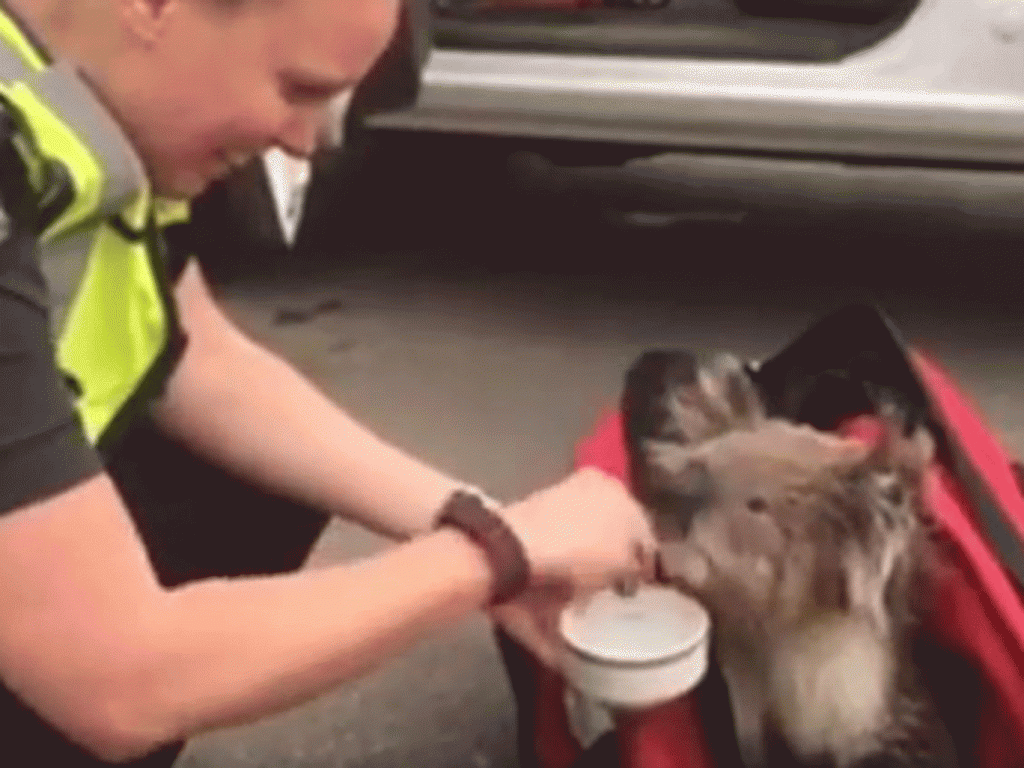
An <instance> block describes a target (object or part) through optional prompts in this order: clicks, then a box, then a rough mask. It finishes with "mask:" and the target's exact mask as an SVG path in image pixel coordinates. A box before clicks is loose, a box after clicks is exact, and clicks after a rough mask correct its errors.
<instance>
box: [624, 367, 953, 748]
mask: <svg viewBox="0 0 1024 768" xmlns="http://www.w3.org/2000/svg"><path fill="white" fill-rule="evenodd" d="M623 412H624V416H625V422H626V435H627V443H628V448H629V455H630V462H631V472H632V475H633V477H632V480H633V482H634V487H635V488H636V491H637V494H638V496H639V497H640V499H641V501H643V503H644V504H645V506H646V507H647V509H648V512H649V514H650V516H651V521H652V524H653V527H654V529H655V531H656V533H657V536H658V538H659V542H660V548H661V554H660V557H661V563H660V569H661V573H662V578H663V579H664V580H665V581H667V582H668V583H670V584H672V585H674V586H675V587H677V588H678V589H680V590H682V591H684V592H686V593H688V594H690V595H692V596H694V597H695V598H696V599H698V600H700V601H701V602H702V603H703V604H704V605H705V606H706V608H707V609H708V611H709V613H710V614H711V616H712V620H713V626H714V635H715V639H714V648H715V657H716V659H717V661H718V664H719V666H720V668H721V671H722V676H723V678H724V679H725V682H726V686H727V688H728V692H729V699H730V704H731V707H732V714H733V722H734V725H735V728H736V739H737V743H738V745H739V748H740V754H741V755H742V758H743V760H744V763H745V764H746V766H747V768H762V767H766V766H772V768H775V767H776V766H792V767H794V768H795V767H796V766H800V767H804V766H829V767H830V768H831V767H834V768H867V766H921V767H922V768H923V767H924V766H928V767H929V768H938V767H939V766H943V767H947V766H955V765H956V764H957V758H956V752H955V749H954V748H953V744H952V740H951V738H950V735H949V732H948V730H947V729H946V727H945V725H944V723H943V722H942V721H941V719H940V718H939V717H938V714H937V711H936V709H935V708H934V707H933V706H932V703H931V701H930V698H929V694H928V692H927V690H926V689H925V687H924V686H923V685H922V680H921V675H920V673H919V670H917V669H916V668H915V665H914V661H913V656H912V654H911V652H910V649H911V643H910V637H911V633H912V631H913V629H914V627H915V622H916V616H917V614H918V612H919V610H920V609H921V607H922V606H923V605H924V602H923V601H922V600H920V599H918V598H920V597H923V596H925V595H926V594H927V585H928V583H929V582H928V574H929V573H930V569H931V568H932V564H933V562H934V561H935V558H934V552H933V551H932V550H931V548H930V546H929V540H930V539H929V529H930V524H929V521H928V516H927V514H926V510H925V505H924V503H923V498H922V493H923V483H924V479H925V475H926V472H927V469H928V466H929V464H930V462H931V461H932V459H933V455H934V451H935V446H934V441H933V440H932V438H931V436H930V435H929V434H928V432H927V431H926V430H925V429H924V428H923V427H920V428H917V429H916V430H915V431H913V432H912V433H911V434H906V430H905V429H904V427H903V424H902V423H901V419H900V418H899V416H898V414H897V412H896V410H895V408H890V407H884V408H882V412H881V413H880V414H879V415H880V416H881V421H882V425H883V434H882V437H881V440H880V441H879V442H878V444H877V445H875V446H870V445H867V444H866V443H864V442H863V441H859V440H853V439H846V438H843V437H840V436H838V435H836V434H833V433H828V432H823V431H820V430H817V429H814V428H812V427H810V426H808V425H803V424H797V423H794V422H791V421H788V420H786V419H782V418H775V417H769V415H768V414H767V413H766V410H765V407H764V405H763V403H762V401H761V397H760V394H759V392H758V390H757V387H756V385H755V383H754V382H753V380H752V379H751V377H750V376H749V375H748V372H747V370H746V369H745V368H744V366H743V365H742V364H741V363H740V362H739V361H738V360H737V359H735V358H734V357H731V356H719V357H717V358H715V359H714V360H713V361H712V362H711V364H710V365H707V366H703V367H702V366H699V365H698V364H697V362H696V360H695V359H694V358H693V357H692V356H691V355H689V354H687V353H682V352H671V351H658V352H654V353H648V354H647V355H645V356H643V357H642V358H641V359H640V360H639V361H638V362H637V363H636V364H635V365H634V366H633V368H632V369H631V370H630V372H629V373H628V374H627V377H626V387H625V390H624V394H623Z"/></svg>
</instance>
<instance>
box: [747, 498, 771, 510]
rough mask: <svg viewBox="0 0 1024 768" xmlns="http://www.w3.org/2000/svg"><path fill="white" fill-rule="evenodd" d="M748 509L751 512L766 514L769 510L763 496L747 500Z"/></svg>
mask: <svg viewBox="0 0 1024 768" xmlns="http://www.w3.org/2000/svg"><path fill="white" fill-rule="evenodd" d="M747 509H749V510H750V511H751V512H758V513H760V512H766V511H767V510H768V502H767V501H765V500H764V498H763V497H761V496H753V497H751V498H749V499H747Z"/></svg>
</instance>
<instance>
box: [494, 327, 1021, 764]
mask: <svg viewBox="0 0 1024 768" xmlns="http://www.w3.org/2000/svg"><path fill="white" fill-rule="evenodd" d="M751 373H752V376H753V377H754V378H755V381H757V382H758V384H759V385H760V386H761V388H762V391H763V392H764V393H765V394H766V396H767V399H768V401H769V403H770V405H771V404H774V408H775V412H777V413H783V414H785V415H787V416H789V417H790V418H794V419H796V420H799V421H806V422H808V423H811V424H814V426H817V427H819V428H822V429H835V430H838V431H841V432H843V433H845V434H847V435H849V436H855V437H860V438H862V439H864V440H867V441H870V440H873V439H875V438H876V437H877V435H878V425H877V423H876V422H875V421H874V418H873V416H872V408H871V404H870V401H869V398H867V397H866V396H865V395H864V392H866V391H870V388H871V387H875V388H877V387H884V388H887V389H888V390H889V391H890V392H892V391H896V392H897V393H898V394H899V395H900V396H901V397H902V398H903V400H904V403H905V404H906V405H907V406H908V407H909V408H911V409H916V411H917V412H918V415H919V416H920V417H921V418H925V419H927V420H928V422H929V426H930V427H931V428H932V431H933V433H934V434H936V436H937V443H938V446H937V447H938V450H937V456H936V461H935V463H934V466H933V468H932V471H931V473H930V476H929V477H928V479H927V485H926V499H927V503H928V505H929V507H930V510H931V511H932V513H933V514H934V515H935V517H936V519H937V520H938V522H939V523H940V525H941V527H942V528H943V529H944V530H945V532H946V534H947V535H948V539H949V542H950V543H951V545H952V546H951V550H952V555H951V568H950V572H949V575H948V578H943V580H942V582H941V584H940V585H939V586H938V590H939V592H938V597H939V599H938V600H937V601H936V603H937V605H938V606H939V610H938V611H937V612H936V613H935V614H934V615H933V616H932V617H931V618H930V621H929V622H928V624H927V626H926V631H927V633H928V634H929V635H930V637H931V639H932V640H933V641H934V642H935V644H936V645H937V646H939V647H941V648H943V649H945V651H946V652H949V653H951V654H955V655H956V657H957V658H959V659H961V660H962V661H963V662H964V664H963V666H964V668H965V669H967V670H968V674H967V675H965V676H963V677H962V679H961V681H960V682H961V683H963V684H964V686H965V691H966V690H967V689H968V688H969V689H970V690H971V693H970V694H969V695H971V696H973V697H974V698H973V704H972V705H971V711H972V713H973V714H974V715H975V716H976V717H975V719H974V722H973V723H972V726H971V732H970V735H969V738H970V739H971V740H972V741H971V743H970V744H969V745H968V751H969V752H973V754H971V755H968V756H967V758H966V762H965V765H972V766H979V767H980V768H1014V767H1015V766H1018V767H1019V766H1024V750H1022V746H1024V590H1022V584H1024V544H1022V542H1024V494H1022V491H1021V487H1020V485H1019V483H1018V481H1017V476H1016V475H1015V473H1014V471H1013V463H1012V460H1011V458H1010V456H1008V455H1007V453H1006V452H1005V451H1004V449H1003V448H1002V447H1001V446H1000V444H999V442H998V441H997V440H996V439H995V438H994V437H993V434H992V432H991V430H990V429H988V427H987V426H986V425H985V423H984V421H983V419H982V418H981V416H980V415H979V412H978V409H977V408H976V407H975V406H974V405H973V404H972V403H971V402H970V401H969V399H968V398H967V397H966V395H965V394H964V393H963V392H962V391H960V389H959V388H958V387H957V386H956V384H955V383H954V382H953V380H952V379H951V378H950V377H949V375H948V374H947V373H946V372H945V371H943V370H942V368H941V367H940V365H939V364H938V363H937V362H936V361H935V360H933V359H931V358H930V357H928V356H927V355H926V354H924V353H923V352H920V351H917V350H908V349H907V348H906V347H905V346H904V345H903V344H902V342H901V341H900V339H899V337H898V335H897V334H896V332H895V330H894V329H893V328H892V326H891V324H890V323H889V322H888V321H887V320H886V318H885V317H884V316H883V315H881V314H880V313H879V312H878V311H877V310H875V309H873V308H866V307H850V308H847V309H844V310H840V311H839V312H837V313H835V314H833V315H831V316H829V317H828V318H826V319H825V320H823V321H821V322H819V323H818V324H817V325H815V326H812V327H811V328H810V329H809V330H808V331H807V332H806V333H805V334H803V335H802V336H801V337H800V338H798V339H797V340H796V341H795V342H794V343H793V344H791V345H790V346H789V347H787V348H786V350H784V351H783V352H781V353H780V354H779V355H777V356H776V357H774V358H772V359H771V360H769V361H767V362H766V363H765V364H764V365H762V366H760V367H758V368H756V369H753V370H752V372H751ZM865 384H869V385H870V386H869V387H866V386H865ZM822 393H824V396H821V395H822ZM574 464H575V466H576V467H582V466H593V467H598V468H600V469H602V470H603V471H605V472H607V473H609V474H611V475H614V476H616V477H619V478H621V479H623V480H624V481H628V459H627V453H626V443H625V440H624V432H623V423H622V419H621V416H620V414H619V412H618V411H617V410H612V411H609V412H608V413H606V414H604V415H603V416H602V417H601V418H600V419H599V420H598V422H597V424H596V426H595V428H594V429H593V431H592V432H591V434H590V435H589V436H587V437H586V438H585V439H584V440H583V441H582V442H581V443H580V444H579V445H578V446H577V448H576V451H575V461H574ZM507 646H508V644H507V642H506V647H505V648H503V650H505V651H506V662H507V663H508V665H509V673H510V676H512V679H513V689H514V690H515V692H516V697H517V700H518V704H519V708H520V730H521V737H522V738H523V745H524V746H523V749H522V750H521V752H523V755H522V758H523V760H522V762H523V764H524V766H530V765H536V766H538V768H570V767H572V766H579V767H582V766H584V765H595V766H597V765H601V766H614V765H618V766H621V767H622V768H716V758H715V754H716V752H715V749H714V748H713V745H712V743H711V742H712V739H711V738H710V737H709V734H711V733H712V732H713V731H714V729H715V727H716V725H717V727H718V730H719V731H720V730H721V724H720V723H717V724H716V723H715V722H713V721H714V719H715V718H716V717H717V715H716V714H715V712H716V711H715V710H714V709H713V708H709V707H705V706H704V704H706V703H707V701H708V700H710V699H711V698H713V697H714V696H715V695H719V696H720V695H721V693H720V692H718V693H717V694H716V693H715V692H714V690H713V686H712V685H711V684H710V683H708V684H707V685H705V684H702V685H701V686H700V687H698V688H697V689H696V691H694V692H693V693H691V694H690V695H689V696H687V697H685V698H684V699H682V700H680V701H678V702H673V703H672V704H669V705H665V706H663V707H660V708H658V709H656V710H650V711H647V712H644V713H641V714H637V715H635V716H632V717H631V718H629V719H628V720H626V721H623V722H621V723H620V724H619V727H618V729H617V731H616V733H615V734H614V735H613V737H612V738H610V739H602V740H601V741H599V742H598V743H597V744H596V745H594V746H593V747H591V749H590V750H584V749H583V748H582V747H581V746H580V745H579V744H578V743H577V742H576V740H575V738H574V737H573V736H572V735H571V731H570V729H569V727H568V724H567V718H566V714H565V705H564V698H563V693H564V683H563V681H562V680H561V679H560V678H558V677H557V676H556V675H554V674H552V673H550V672H548V671H546V670H542V669H541V668H540V667H539V666H538V665H536V664H535V663H532V662H531V661H530V660H529V659H528V658H527V657H525V656H522V655H520V656H516V654H515V652H514V651H511V649H509V648H508V647H507ZM517 675H527V676H532V678H531V683H532V684H531V685H529V686H525V687H524V685H523V680H522V679H520V680H519V681H518V684H517V681H516V679H515V676H517ZM964 695H965V696H966V695H968V694H967V693H965V694H964ZM709 712H710V714H709ZM717 712H718V713H720V712H721V708H719V710H717ZM531 739H532V744H530V743H529V742H530V740H531ZM595 751H600V752H601V754H596V753H595ZM588 752H589V754H588ZM531 753H532V754H531ZM718 762H720V763H724V762H725V761H724V760H722V759H719V760H718Z"/></svg>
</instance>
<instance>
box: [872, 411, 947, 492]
mask: <svg viewBox="0 0 1024 768" xmlns="http://www.w3.org/2000/svg"><path fill="white" fill-rule="evenodd" d="M880 416H881V418H882V424H883V427H884V432H883V435H882V440H881V443H880V444H879V446H878V448H877V450H876V451H875V463H876V464H877V465H880V466H884V467H888V468H890V469H893V470H901V471H903V472H907V473H910V474H911V475H914V476H919V475H921V474H923V473H924V472H925V471H926V470H927V468H928V466H929V465H930V464H931V463H932V461H933V460H934V459H935V452H936V444H935V437H934V436H933V435H932V433H931V432H930V431H929V430H928V428H927V427H925V426H923V425H915V426H913V427H912V429H911V431H910V433H909V434H908V433H907V427H906V424H905V420H904V419H903V417H902V415H901V414H900V413H899V412H898V411H897V410H896V409H894V408H886V409H884V410H882V411H881V413H880Z"/></svg>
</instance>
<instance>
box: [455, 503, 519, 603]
mask: <svg viewBox="0 0 1024 768" xmlns="http://www.w3.org/2000/svg"><path fill="white" fill-rule="evenodd" d="M444 526H449V527H452V528H456V529H458V530H459V531H462V532H463V533H464V534H465V535H466V536H468V537H469V538H470V540H472V541H473V543H475V544H476V545H477V546H479V547H480V548H481V549H482V550H483V552H484V555H485V556H486V558H487V562H488V564H489V565H490V566H491V573H492V576H493V585H492V588H491V604H492V605H497V604H500V603H504V602H506V601H508V600H511V599H512V598H513V597H515V596H516V595H518V594H519V593H520V592H522V591H523V589H525V588H526V585H527V584H528V583H529V581H530V565H529V562H528V561H527V559H526V553H525V552H524V550H523V545H522V543H521V542H520V541H519V538H518V537H517V536H516V535H515V533H514V532H513V531H512V529H511V528H510V527H509V525H508V523H506V522H505V521H504V520H503V519H502V518H501V516H500V515H499V514H497V513H496V512H494V511H493V510H491V509H488V508H487V505H486V504H485V503H484V500H483V499H482V498H481V497H480V496H478V495H477V494H475V493H471V492H468V491H464V490H459V491H456V492H455V493H453V494H452V495H451V496H449V497H448V500H447V501H446V502H445V503H444V506H442V507H441V511H440V513H439V514H438V516H437V521H436V524H435V528H441V527H444Z"/></svg>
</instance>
